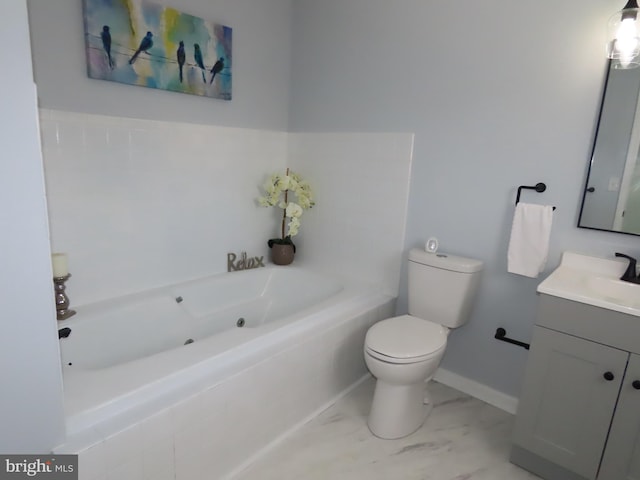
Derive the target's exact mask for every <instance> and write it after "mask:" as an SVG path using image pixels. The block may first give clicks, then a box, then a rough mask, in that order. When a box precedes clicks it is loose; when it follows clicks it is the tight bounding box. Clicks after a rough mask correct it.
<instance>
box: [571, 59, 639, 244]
mask: <svg viewBox="0 0 640 480" xmlns="http://www.w3.org/2000/svg"><path fill="white" fill-rule="evenodd" d="M639 92H640V68H636V69H620V68H616V64H614V63H612V62H610V63H609V65H608V71H607V76H606V80H605V86H604V91H603V95H602V104H601V106H600V115H599V119H598V127H597V129H596V134H595V138H594V142H593V149H592V152H591V160H590V163H589V172H588V174H587V181H586V185H585V188H584V193H583V197H582V208H581V209H580V216H579V220H578V227H582V228H590V229H595V230H605V231H611V232H619V233H627V234H631V235H640V105H639V95H638V93H639Z"/></svg>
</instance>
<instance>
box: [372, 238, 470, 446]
mask: <svg viewBox="0 0 640 480" xmlns="http://www.w3.org/2000/svg"><path fill="white" fill-rule="evenodd" d="M482 267H483V264H482V262H481V261H479V260H474V259H470V258H464V257H456V256H453V255H446V254H434V253H427V252H425V251H423V250H418V249H412V250H411V251H410V252H409V268H408V274H409V314H408V315H401V316H398V317H393V318H389V319H386V320H382V321H381V322H378V323H376V324H375V325H373V326H372V327H371V328H370V329H369V331H368V332H367V336H366V338H365V344H364V359H365V363H366V365H367V368H369V371H370V372H371V374H372V375H373V376H374V377H375V378H376V380H377V381H376V388H375V391H374V394H373V400H372V403H371V411H370V413H369V418H368V421H367V423H368V425H369V429H370V430H371V432H372V433H373V434H374V435H376V436H378V437H380V438H385V439H394V438H401V437H404V436H406V435H409V434H411V433H413V432H414V431H416V430H417V429H418V428H420V427H421V426H422V424H423V423H424V421H425V419H426V417H427V415H428V414H429V411H430V410H431V407H432V404H431V402H429V400H428V395H427V391H426V390H427V389H426V385H427V383H428V382H429V380H431V379H432V378H433V376H434V374H435V372H436V369H437V368H438V366H439V365H440V361H441V360H442V357H443V356H444V352H445V348H446V346H447V336H448V334H449V331H450V329H452V328H457V327H460V326H462V325H464V324H465V323H466V322H467V320H468V319H469V316H470V312H471V307H472V302H473V298H474V296H475V293H476V290H477V288H478V283H479V274H480V271H481V270H482Z"/></svg>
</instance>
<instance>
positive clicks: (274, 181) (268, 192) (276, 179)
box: [258, 168, 315, 252]
mask: <svg viewBox="0 0 640 480" xmlns="http://www.w3.org/2000/svg"><path fill="white" fill-rule="evenodd" d="M264 191H265V195H264V196H261V197H259V198H258V203H259V204H260V205H261V206H263V207H275V206H278V207H279V208H282V210H283V211H282V226H281V237H280V238H272V239H270V240H269V242H268V243H269V248H271V247H272V246H273V245H274V244H280V245H287V244H288V245H293V242H292V241H291V237H294V236H296V235H297V234H298V230H299V229H300V217H301V216H302V214H303V212H304V211H305V210H308V209H310V208H311V207H313V206H314V205H315V202H314V201H313V192H312V191H311V185H309V183H308V182H306V181H304V180H302V178H301V177H300V175H298V174H297V173H294V172H292V171H291V170H289V169H288V168H287V171H286V173H285V174H284V175H282V174H281V173H274V174H273V175H271V177H270V178H269V179H268V180H267V181H266V182H265V184H264ZM292 196H295V201H293V199H292ZM287 220H288V222H287ZM295 248H296V247H295V245H293V250H294V252H295Z"/></svg>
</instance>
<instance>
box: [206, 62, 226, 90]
mask: <svg viewBox="0 0 640 480" xmlns="http://www.w3.org/2000/svg"><path fill="white" fill-rule="evenodd" d="M223 68H224V58H222V57H220V60H218V61H217V62H216V63H215V64H214V65H213V68H211V81H210V82H209V85H211V84H212V83H213V79H214V78H216V75H217V74H218V73H220V72H221V71H222V69H223Z"/></svg>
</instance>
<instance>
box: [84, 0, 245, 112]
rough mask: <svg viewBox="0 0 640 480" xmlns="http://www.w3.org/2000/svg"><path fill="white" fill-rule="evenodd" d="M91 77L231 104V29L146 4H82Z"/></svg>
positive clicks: (139, 0)
mask: <svg viewBox="0 0 640 480" xmlns="http://www.w3.org/2000/svg"><path fill="white" fill-rule="evenodd" d="M83 7H84V28H85V39H86V52H87V69H88V74H89V77H91V78H97V79H100V80H110V81H114V82H120V83H127V84H130V85H139V86H143V87H151V88H159V89H164V90H171V91H174V92H182V93H190V94H194V95H202V96H207V97H213V98H219V99H223V100H231V80H232V75H231V66H232V64H233V61H232V60H233V57H232V55H231V37H232V29H231V28H230V27H227V26H224V25H219V24H216V23H212V22H208V21H206V20H203V19H202V18H199V17H194V16H192V15H188V14H186V13H182V12H179V11H178V10H176V9H174V8H171V7H167V6H162V5H158V4H155V3H152V2H148V1H146V0H83Z"/></svg>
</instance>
